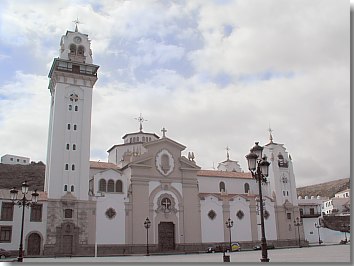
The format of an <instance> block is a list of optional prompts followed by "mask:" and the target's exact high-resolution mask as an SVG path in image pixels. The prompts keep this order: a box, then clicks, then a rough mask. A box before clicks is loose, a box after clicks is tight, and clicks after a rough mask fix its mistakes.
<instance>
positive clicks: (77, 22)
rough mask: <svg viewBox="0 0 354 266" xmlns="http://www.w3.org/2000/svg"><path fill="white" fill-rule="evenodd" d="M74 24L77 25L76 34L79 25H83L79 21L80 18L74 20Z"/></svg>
mask: <svg viewBox="0 0 354 266" xmlns="http://www.w3.org/2000/svg"><path fill="white" fill-rule="evenodd" d="M73 22H74V23H75V32H78V31H79V30H78V28H77V25H78V24H81V22H80V21H79V18H78V17H77V18H76V19H75V20H73Z"/></svg>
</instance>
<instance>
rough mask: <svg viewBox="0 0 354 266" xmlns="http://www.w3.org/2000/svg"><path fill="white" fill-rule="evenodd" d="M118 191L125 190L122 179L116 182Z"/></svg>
mask: <svg viewBox="0 0 354 266" xmlns="http://www.w3.org/2000/svg"><path fill="white" fill-rule="evenodd" d="M116 192H123V183H122V180H117V182H116Z"/></svg>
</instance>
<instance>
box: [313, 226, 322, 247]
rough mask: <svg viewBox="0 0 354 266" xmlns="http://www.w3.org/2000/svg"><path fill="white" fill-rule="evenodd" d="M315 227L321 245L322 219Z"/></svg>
mask: <svg viewBox="0 0 354 266" xmlns="http://www.w3.org/2000/svg"><path fill="white" fill-rule="evenodd" d="M315 227H316V228H317V234H318V244H319V245H321V243H322V240H321V236H320V227H321V224H320V220H318V224H317V223H315Z"/></svg>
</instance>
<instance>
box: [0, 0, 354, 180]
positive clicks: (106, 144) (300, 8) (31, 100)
mask: <svg viewBox="0 0 354 266" xmlns="http://www.w3.org/2000/svg"><path fill="white" fill-rule="evenodd" d="M1 5H2V7H1V10H0V66H1V71H0V155H1V156H2V155H4V154H15V155H21V156H26V157H30V158H31V160H33V161H43V162H45V161H46V145H47V132H48V121H49V105H50V93H49V91H48V72H49V69H50V66H51V64H52V61H53V58H54V57H58V55H59V42H60V38H61V36H62V35H64V34H65V33H66V31H67V30H71V31H73V30H74V28H75V24H74V23H73V22H72V21H73V20H75V19H76V18H77V17H78V18H79V20H80V21H81V22H82V24H80V25H79V31H80V32H82V33H86V34H88V35H89V38H90V39H91V40H92V46H91V48H92V51H93V60H94V64H97V65H99V66H100V69H99V80H98V82H97V83H96V86H95V88H94V94H93V112H92V133H91V159H92V160H101V161H106V160H107V152H106V151H107V150H108V149H109V148H110V147H111V146H112V145H114V144H120V143H121V141H122V139H121V138H122V136H123V135H124V134H126V133H131V132H136V131H138V130H139V124H138V122H137V120H136V119H134V118H136V117H138V116H139V115H140V113H142V115H143V117H144V119H146V120H147V121H146V122H145V123H144V124H143V127H144V129H143V130H144V131H145V132H153V133H156V134H158V135H160V136H161V134H162V133H161V129H162V127H165V128H166V129H167V130H168V131H167V133H166V136H167V137H169V138H172V139H174V140H176V141H177V142H179V143H181V144H183V145H185V146H187V149H186V150H185V151H184V153H183V154H184V155H186V154H187V153H188V151H193V152H194V154H195V157H196V161H197V164H198V165H199V166H201V167H202V168H204V169H212V167H213V164H214V165H215V166H217V164H218V162H221V161H223V160H225V159H226V150H225V147H226V146H229V147H230V149H231V150H230V158H231V159H233V160H237V161H239V163H240V165H241V167H242V169H243V170H245V171H246V170H247V162H246V159H245V155H246V154H247V153H248V152H249V149H250V148H251V147H252V146H253V144H254V142H255V141H259V142H260V143H261V144H262V145H264V144H267V143H268V141H269V132H268V128H269V126H270V127H271V128H272V129H273V130H274V131H273V137H274V142H277V143H283V144H284V145H285V147H286V149H287V151H288V152H289V153H290V155H291V157H292V159H293V164H294V170H295V176H296V182H297V186H298V187H299V186H304V185H309V184H315V183H320V182H325V181H329V180H334V179H339V178H346V177H349V174H350V158H349V155H350V145H349V144H350V99H349V96H350V82H349V81H350V76H349V75H350V66H349V63H350V58H349V56H350V52H349V49H350V47H349V43H350V23H349V18H350V17H349V15H350V14H349V8H350V7H349V2H348V1H346V0H318V1H316V0H296V1H294V0H281V1H280V0H267V1H261V0H258V1H253V0H192V1H187V0H175V1H173V0H170V1H167V0H160V1H158V0H141V1H140V0H139V1H133V0H130V1H129V0H125V1H123V0H122V1H113V0H101V1H94V0H91V1H89V0H87V1H84V0H82V1H79V0H70V1H69V0H58V1H47V0H43V1H42V0H35V1H29V0H28V1H25V0H24V1H12V0H4V1H2V2H1Z"/></svg>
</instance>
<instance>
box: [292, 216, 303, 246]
mask: <svg viewBox="0 0 354 266" xmlns="http://www.w3.org/2000/svg"><path fill="white" fill-rule="evenodd" d="M294 225H295V226H297V234H298V236H299V248H301V241H300V226H301V225H302V220H301V219H300V218H299V217H296V219H295V220H294Z"/></svg>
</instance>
